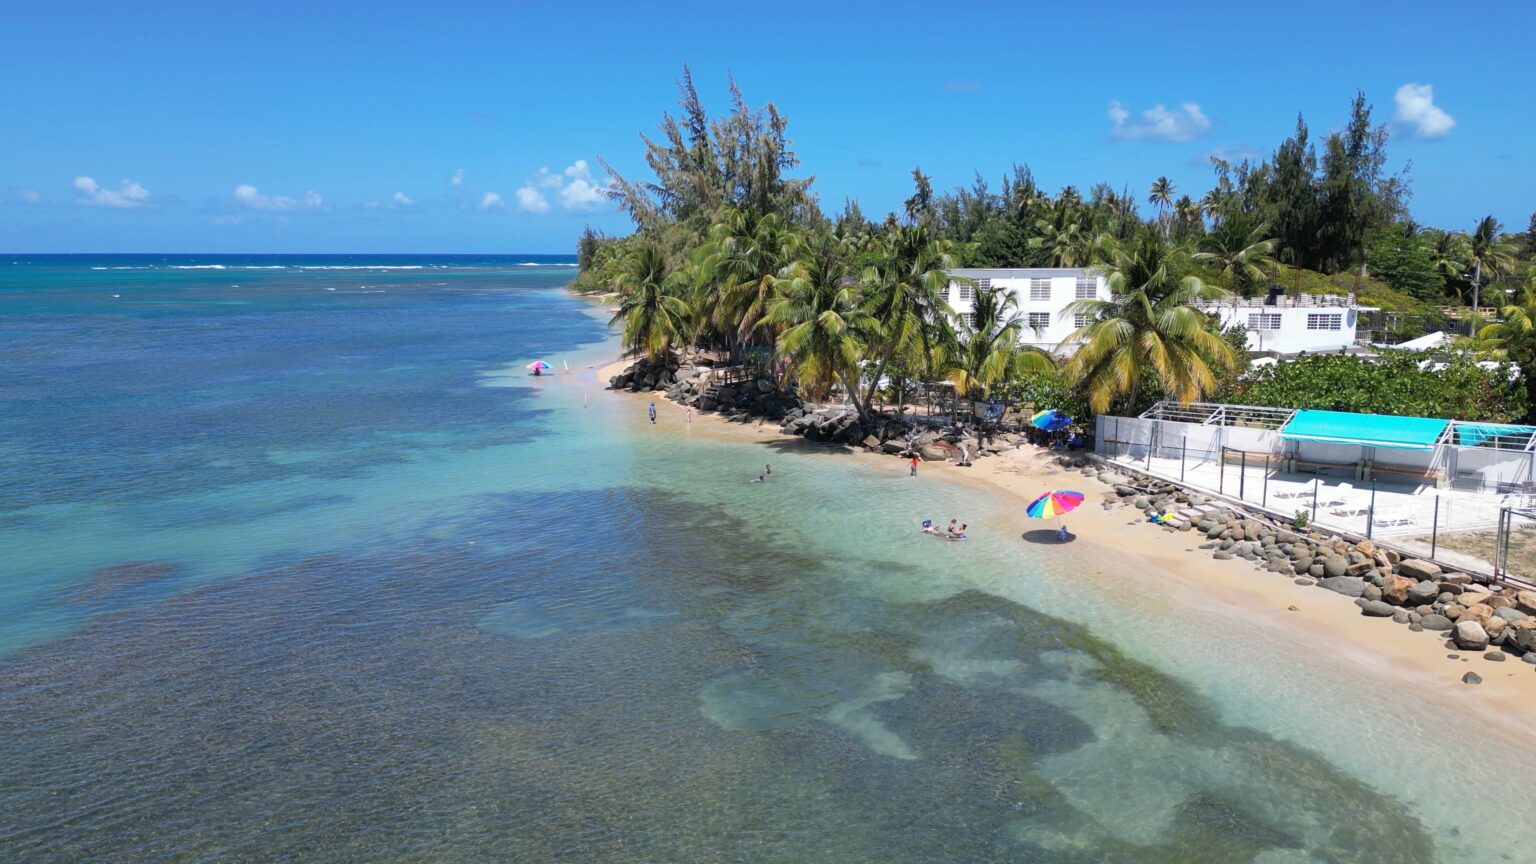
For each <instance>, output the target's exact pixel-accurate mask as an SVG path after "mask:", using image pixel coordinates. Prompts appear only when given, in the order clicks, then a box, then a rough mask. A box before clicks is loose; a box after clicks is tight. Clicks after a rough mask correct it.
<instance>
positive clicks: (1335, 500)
mask: <svg viewBox="0 0 1536 864" xmlns="http://www.w3.org/2000/svg"><path fill="white" fill-rule="evenodd" d="M1353 491H1355V487H1353V486H1351V485H1350V484H1348V483H1340V484H1339V485H1337V486H1332V487H1330V486H1323V487H1321V488H1319V489H1318V490H1317V497H1318V499H1319V500H1318V502H1317V506H1319V507H1330V508H1332V507H1338V508H1346V507H1347V505H1348V504H1349V493H1351V492H1353ZM1330 512H1332V511H1330ZM1360 512H1362V513H1363V512H1365V511H1364V510H1361V511H1360ZM1334 515H1343V514H1339V513H1337V512H1335V513H1334Z"/></svg>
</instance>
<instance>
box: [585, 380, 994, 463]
mask: <svg viewBox="0 0 1536 864" xmlns="http://www.w3.org/2000/svg"><path fill="white" fill-rule="evenodd" d="M713 372H714V368H713V367H712V366H711V365H710V364H709V362H708V360H707V359H705V358H676V357H674V358H672V359H669V360H665V361H658V362H655V363H652V362H651V361H649V360H647V359H645V358H641V359H639V360H637V361H635V362H634V363H633V364H631V365H630V366H629V367H628V368H626V369H625V370H624V371H623V372H620V373H619V374H617V375H614V376H613V377H611V378H609V379H608V387H609V389H612V390H628V391H630V392H632V393H651V392H660V393H663V394H664V395H665V396H666V397H667V398H668V399H671V400H672V401H674V402H677V403H678V404H680V405H692V406H693V407H694V408H696V409H698V410H699V411H717V412H719V413H720V414H721V415H722V416H725V417H734V416H742V417H748V416H750V417H766V418H768V419H770V420H779V421H782V422H781V424H780V427H779V428H780V430H781V431H783V432H784V433H785V434H786V435H799V436H802V437H804V438H807V439H809V440H812V441H824V442H828V443H833V444H844V445H847V446H850V447H862V448H864V449H865V450H868V451H870V452H875V453H886V454H889V455H893V456H902V457H910V456H914V455H915V456H918V457H919V458H921V459H922V460H923V461H925V462H941V461H945V460H951V461H961V460H962V459H966V458H969V459H972V460H974V459H980V458H984V457H987V456H991V455H994V454H997V453H1001V452H1003V451H1005V450H1012V449H1013V448H1015V447H1018V446H1019V443H1020V440H1021V439H1020V437H1019V436H1018V435H1016V434H1013V433H1004V434H1000V435H993V436H988V438H987V440H986V443H984V444H983V443H981V442H980V441H978V440H977V438H976V437H975V436H974V435H971V434H970V433H962V432H959V431H956V430H937V429H933V428H929V427H925V426H921V425H919V424H918V422H917V421H916V420H915V419H913V418H904V417H892V416H888V415H879V416H876V417H873V418H868V419H863V420H861V419H860V418H859V416H858V413H857V412H855V411H854V410H853V409H852V408H849V407H847V406H843V405H836V406H832V407H827V408H815V407H813V406H811V405H808V404H806V403H804V402H802V401H801V400H800V399H799V398H798V397H796V396H795V395H794V394H792V393H790V392H788V391H786V390H782V389H780V388H779V386H778V384H776V383H775V382H774V381H773V380H771V379H768V378H753V379H749V380H746V381H738V382H734V383H732V384H728V385H727V384H720V383H717V379H716V376H715V375H713V374H712V373H713Z"/></svg>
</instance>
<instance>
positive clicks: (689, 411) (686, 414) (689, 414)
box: [683, 405, 693, 425]
mask: <svg viewBox="0 0 1536 864" xmlns="http://www.w3.org/2000/svg"><path fill="white" fill-rule="evenodd" d="M683 419H684V420H686V421H687V422H688V423H689V424H690V425H692V423H693V406H692V405H684V406H683Z"/></svg>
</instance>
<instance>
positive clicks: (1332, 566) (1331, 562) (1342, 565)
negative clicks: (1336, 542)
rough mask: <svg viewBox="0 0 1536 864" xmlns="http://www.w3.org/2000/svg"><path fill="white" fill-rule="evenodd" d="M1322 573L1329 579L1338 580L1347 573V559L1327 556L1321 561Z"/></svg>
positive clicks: (1341, 556) (1340, 556)
mask: <svg viewBox="0 0 1536 864" xmlns="http://www.w3.org/2000/svg"><path fill="white" fill-rule="evenodd" d="M1323 573H1324V574H1326V575H1327V576H1328V577H1329V578H1335V579H1336V578H1339V577H1342V576H1344V575H1346V574H1347V573H1349V559H1347V558H1345V557H1344V556H1343V555H1329V556H1328V557H1326V558H1324V559H1323Z"/></svg>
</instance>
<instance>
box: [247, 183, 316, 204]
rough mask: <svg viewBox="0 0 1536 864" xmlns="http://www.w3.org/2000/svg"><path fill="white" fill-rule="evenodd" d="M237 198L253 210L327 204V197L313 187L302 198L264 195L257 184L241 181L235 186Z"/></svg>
mask: <svg viewBox="0 0 1536 864" xmlns="http://www.w3.org/2000/svg"><path fill="white" fill-rule="evenodd" d="M234 195H235V200H236V201H238V202H240V203H241V204H243V205H245V206H246V207H249V208H251V209H252V210H276V211H289V210H319V209H320V208H321V206H323V205H324V204H325V199H324V198H321V197H320V193H319V192H316V191H315V190H313V189H311V190H309V191H308V192H305V193H304V197H303V198H302V199H301V198H289V197H288V196H287V195H263V194H261V192H259V191H257V189H256V187H255V186H252V185H250V184H248V183H241V184H240V185H239V186H236V187H235V192H234Z"/></svg>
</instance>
